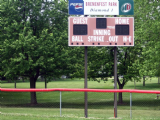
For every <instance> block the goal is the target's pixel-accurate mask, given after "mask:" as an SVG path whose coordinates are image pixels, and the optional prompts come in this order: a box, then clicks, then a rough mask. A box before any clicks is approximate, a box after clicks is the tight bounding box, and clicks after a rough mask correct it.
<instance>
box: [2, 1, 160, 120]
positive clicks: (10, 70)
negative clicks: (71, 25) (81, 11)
mask: <svg viewBox="0 0 160 120" xmlns="http://www.w3.org/2000/svg"><path fill="white" fill-rule="evenodd" d="M159 6H160V2H159V1H157V0H153V1H150V0H134V15H132V16H129V15H128V16H127V17H134V25H135V26H134V27H135V38H134V40H135V46H134V47H118V52H117V61H118V63H117V65H118V71H117V75H118V78H117V82H118V87H119V89H144V90H159V88H160V85H159V83H160V78H159V76H160V57H159V56H160V7H159ZM68 17H69V15H68V1H63V0H61V1H60V2H59V1H58V0H55V1H47V0H44V1H41V0H36V1H31V0H25V1H24V0H21V1H19V0H0V76H1V88H15V87H16V88H45V87H46V88H57V87H62V88H84V79H83V78H84V47H68ZM92 17H94V16H92ZM98 17H103V16H98ZM108 17H113V16H108ZM119 17H123V16H119ZM124 17H126V16H124ZM113 61H114V47H88V88H96V89H113V68H114V62H113ZM62 75H63V76H65V77H67V78H65V79H61V77H62ZM39 79H41V80H39ZM45 83H46V85H45ZM100 94H101V95H100ZM89 95H90V96H91V97H90V98H89V104H91V107H89V110H90V111H89V112H91V114H89V116H90V117H94V118H97V119H98V118H101V119H103V118H109V117H112V116H113V103H112V102H113V94H111V93H89ZM134 96H135V97H134ZM156 97H157V96H156V95H154V94H151V95H148V94H135V95H133V103H134V99H135V101H136V102H137V105H136V106H135V108H134V109H135V112H136V114H135V115H134V117H137V118H135V119H154V118H155V119H158V118H160V116H159V113H160V111H159V110H160V108H159V106H160V102H159V100H158V99H155V98H156ZM63 99H64V100H63ZM90 99H91V100H90ZM0 100H1V108H0V109H1V116H2V118H3V119H10V118H13V119H14V117H15V118H18V119H22V118H23V119H36V118H37V117H38V118H39V119H44V117H45V119H53V118H52V117H53V116H52V115H53V114H54V113H55V117H54V119H64V118H61V117H58V115H57V114H59V108H58V106H59V93H58V92H57V93H56V92H53V93H37V94H36V93H35V92H32V93H31V95H30V93H10V92H9V93H6V92H1V98H0ZM72 100H73V101H72ZM62 101H63V102H64V103H62V105H64V106H62V108H63V107H64V108H65V109H63V110H66V113H65V112H64V113H63V114H64V115H65V117H66V119H83V118H80V117H83V112H84V110H83V107H84V106H83V104H84V93H73V92H64V93H62ZM96 101H97V106H96ZM107 101H108V102H107ZM74 102H75V103H74ZM118 103H119V106H118V107H119V108H118V110H120V111H118V112H119V113H118V116H120V117H123V118H126V119H128V118H129V113H128V114H127V112H129V94H128V95H127V93H123V96H122V94H121V93H120V94H119V99H118ZM92 104H93V105H92ZM55 106H57V109H56V107H55ZM98 106H99V107H98ZM133 106H134V104H133ZM142 106H144V107H142ZM33 108H34V109H33ZM54 108H55V109H54ZM124 109H126V111H123V110H124ZM76 110H77V112H76ZM98 110H100V111H99V112H98ZM107 110H109V111H107ZM36 111H37V112H36ZM45 111H46V112H45ZM62 112H63V111H62ZM92 112H93V113H92ZM149 112H153V114H152V116H151V117H149V115H150V114H149ZM67 116H68V117H69V118H67ZM141 116H142V118H141ZM72 117H73V118H72ZM127 117H128V118H127ZM94 118H93V119H94Z"/></svg>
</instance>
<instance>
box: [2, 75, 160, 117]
mask: <svg viewBox="0 0 160 120" xmlns="http://www.w3.org/2000/svg"><path fill="white" fill-rule="evenodd" d="M44 86H45V85H44V82H40V81H38V82H37V83H36V88H44ZM1 88H14V83H6V82H2V83H1ZM17 88H29V82H27V81H26V82H22V81H19V82H17ZM47 88H84V80H83V79H72V80H71V79H61V80H57V81H51V82H49V83H48V84H47ZM88 88H92V89H113V79H109V80H108V81H107V82H105V83H104V82H103V81H101V82H100V83H98V82H96V81H88ZM124 89H135V86H134V82H128V83H127V84H126V85H125V87H124ZM136 89H142V90H160V84H158V78H153V79H152V80H147V81H146V85H145V86H143V83H142V82H136ZM0 94H1V95H0V97H1V98H0V101H1V108H0V112H1V114H0V119H2V120H9V119H12V120H14V119H16V120H22V119H23V120H28V119H31V120H35V119H39V120H52V119H53V120H62V119H64V120H82V119H85V118H84V93H83V92H62V111H61V112H62V113H61V116H60V109H59V106H60V104H59V101H60V92H37V101H38V104H37V105H35V106H32V105H30V104H29V103H30V93H27V92H25V93H24V92H18V93H17V92H16V93H14V92H1V93H0ZM155 98H156V94H138V93H133V94H132V105H133V106H132V118H133V119H140V120H143V119H144V120H145V119H157V120H158V119H160V99H155ZM123 100H124V103H123V104H118V118H121V119H123V120H124V119H126V120H127V119H130V93H123ZM113 101H114V98H113V93H92V92H89V93H88V117H89V119H112V118H113V117H114V111H113V110H114V109H113V108H114V103H113Z"/></svg>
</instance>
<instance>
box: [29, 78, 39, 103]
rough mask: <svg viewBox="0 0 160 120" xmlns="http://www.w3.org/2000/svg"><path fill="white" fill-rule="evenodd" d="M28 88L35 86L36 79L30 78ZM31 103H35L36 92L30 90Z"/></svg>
mask: <svg viewBox="0 0 160 120" xmlns="http://www.w3.org/2000/svg"><path fill="white" fill-rule="evenodd" d="M30 88H36V80H35V79H34V77H31V78H30ZM31 104H32V105H35V104H37V97H36V92H31Z"/></svg>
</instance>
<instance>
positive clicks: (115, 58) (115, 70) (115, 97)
mask: <svg viewBox="0 0 160 120" xmlns="http://www.w3.org/2000/svg"><path fill="white" fill-rule="evenodd" d="M114 17H117V16H116V15H114ZM114 89H117V46H115V47H114ZM114 117H115V118H117V93H114Z"/></svg>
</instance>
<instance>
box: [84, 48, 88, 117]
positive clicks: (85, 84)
mask: <svg viewBox="0 0 160 120" xmlns="http://www.w3.org/2000/svg"><path fill="white" fill-rule="evenodd" d="M84 59H85V64H84V68H85V80H84V88H85V89H87V87H88V86H87V46H85V47H84ZM84 103H85V111H84V113H85V118H87V117H88V93H87V92H85V93H84Z"/></svg>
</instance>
